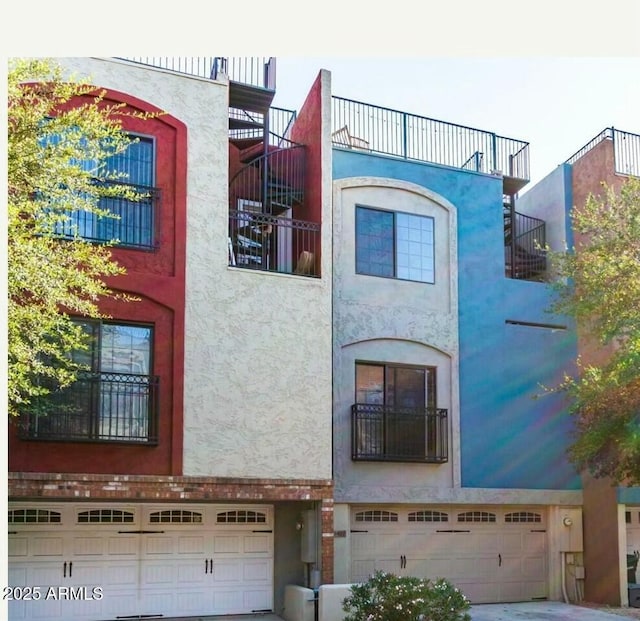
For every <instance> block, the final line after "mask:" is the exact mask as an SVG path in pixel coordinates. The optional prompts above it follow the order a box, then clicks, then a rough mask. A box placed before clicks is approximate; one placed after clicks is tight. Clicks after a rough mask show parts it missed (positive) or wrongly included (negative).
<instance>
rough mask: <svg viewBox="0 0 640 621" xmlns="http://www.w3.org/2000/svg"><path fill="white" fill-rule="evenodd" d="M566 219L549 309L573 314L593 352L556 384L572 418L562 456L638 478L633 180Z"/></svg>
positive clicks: (638, 259) (637, 204)
mask: <svg viewBox="0 0 640 621" xmlns="http://www.w3.org/2000/svg"><path fill="white" fill-rule="evenodd" d="M571 217H572V223H573V230H574V233H575V234H576V243H575V245H574V248H572V249H571V250H570V251H569V252H566V253H551V263H552V265H553V266H554V267H555V269H556V270H557V271H558V273H559V275H560V276H561V277H563V279H560V280H558V281H557V282H556V283H555V284H554V287H555V288H556V290H557V293H558V294H559V295H558V298H557V301H556V302H555V303H554V306H553V309H552V310H554V311H556V312H560V313H566V314H568V315H570V316H573V317H574V318H575V319H576V322H577V325H578V330H579V335H580V339H581V342H582V343H583V344H585V345H587V347H588V348H589V349H591V350H593V351H594V352H595V354H594V355H592V356H590V357H589V361H588V362H584V363H583V361H582V359H579V360H578V374H577V376H576V377H569V376H567V377H565V380H564V382H563V384H562V386H561V388H562V389H564V390H566V391H567V392H568V394H569V395H570V396H571V397H572V412H573V414H574V419H575V437H574V441H573V443H572V445H571V447H570V449H569V456H570V459H571V461H572V462H573V463H574V464H575V465H576V466H577V467H578V468H579V469H580V470H581V471H582V470H588V471H589V472H591V474H592V475H594V476H596V477H611V478H612V479H613V480H614V481H616V482H618V483H621V484H628V485H635V484H640V180H639V179H636V178H629V179H628V180H627V181H625V182H624V183H623V184H622V186H621V187H620V189H619V190H618V191H614V189H613V188H612V187H610V186H607V185H603V195H602V197H601V198H598V197H596V196H594V195H590V196H589V197H588V199H587V201H586V204H585V205H584V206H581V207H580V208H579V209H577V208H574V209H573V211H572V213H571ZM585 359H586V357H585Z"/></svg>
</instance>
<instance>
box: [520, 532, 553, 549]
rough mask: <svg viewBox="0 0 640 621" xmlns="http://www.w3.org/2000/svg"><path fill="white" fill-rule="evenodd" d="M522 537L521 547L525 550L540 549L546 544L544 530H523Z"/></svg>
mask: <svg viewBox="0 0 640 621" xmlns="http://www.w3.org/2000/svg"><path fill="white" fill-rule="evenodd" d="M522 538H523V541H522V549H523V550H524V551H525V552H536V551H542V550H544V549H545V548H546V546H547V533H546V532H525V533H523V534H522Z"/></svg>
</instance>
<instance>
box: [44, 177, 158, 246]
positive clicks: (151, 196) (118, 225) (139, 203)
mask: <svg viewBox="0 0 640 621" xmlns="http://www.w3.org/2000/svg"><path fill="white" fill-rule="evenodd" d="M97 183H100V184H101V185H107V186H108V185H115V184H116V183H115V182H105V181H100V182H97ZM117 185H120V186H124V187H127V188H130V189H132V190H134V192H135V193H136V194H137V195H138V198H137V199H136V200H129V199H127V198H121V197H117V196H114V197H111V196H110V197H102V198H100V199H99V201H98V208H99V209H101V210H104V211H108V212H109V213H110V214H111V215H104V216H103V215H100V214H97V213H94V212H91V211H85V210H80V209H78V210H75V211H72V212H69V214H68V219H67V220H66V221H65V222H64V223H60V224H58V226H57V227H56V234H57V235H60V236H61V237H66V238H72V237H74V236H75V235H78V236H79V237H82V239H85V240H87V241H91V242H96V243H109V242H114V241H115V242H116V245H117V246H118V247H125V248H133V249H140V250H153V249H155V248H156V247H157V230H156V227H157V223H158V213H157V212H158V205H159V202H160V201H159V198H160V191H159V190H158V189H157V188H152V187H147V186H141V185H134V184H128V183H121V182H118V183H117Z"/></svg>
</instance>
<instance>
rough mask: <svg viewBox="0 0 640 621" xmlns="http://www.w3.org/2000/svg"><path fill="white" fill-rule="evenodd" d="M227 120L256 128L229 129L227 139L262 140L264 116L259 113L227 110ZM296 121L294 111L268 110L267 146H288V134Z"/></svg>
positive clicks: (272, 108) (283, 109)
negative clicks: (252, 125)
mask: <svg viewBox="0 0 640 621" xmlns="http://www.w3.org/2000/svg"><path fill="white" fill-rule="evenodd" d="M229 118H231V119H237V120H240V121H244V122H246V123H247V124H254V125H255V126H256V127H247V128H242V129H230V130H229V138H232V139H251V138H256V139H262V138H263V135H264V130H263V125H264V115H262V114H261V113H259V112H252V111H248V110H240V109H238V108H230V109H229ZM295 120H296V111H295V110H287V109H285V108H274V107H271V108H269V145H271V146H275V147H286V146H290V144H289V143H290V142H291V141H290V140H289V132H290V130H291V127H293V123H294V122H295Z"/></svg>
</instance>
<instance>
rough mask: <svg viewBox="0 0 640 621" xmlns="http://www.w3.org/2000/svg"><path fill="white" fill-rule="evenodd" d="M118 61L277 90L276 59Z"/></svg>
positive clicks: (143, 58)
mask: <svg viewBox="0 0 640 621" xmlns="http://www.w3.org/2000/svg"><path fill="white" fill-rule="evenodd" d="M115 58H118V59H119V60H127V61H129V62H134V63H137V64H140V65H146V66H148V67H156V68H158V69H166V70H167V71H173V72H174V73H184V74H186V75H192V76H196V77H200V78H207V79H211V80H217V79H218V78H219V77H220V76H221V75H224V76H227V77H228V78H229V80H232V81H233V82H240V83H242V84H247V85H250V86H259V87H262V88H267V89H270V90H274V89H275V84H276V59H275V58H273V57H266V56H263V57H255V56H250V57H238V58H227V57H222V56H117V57H115Z"/></svg>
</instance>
